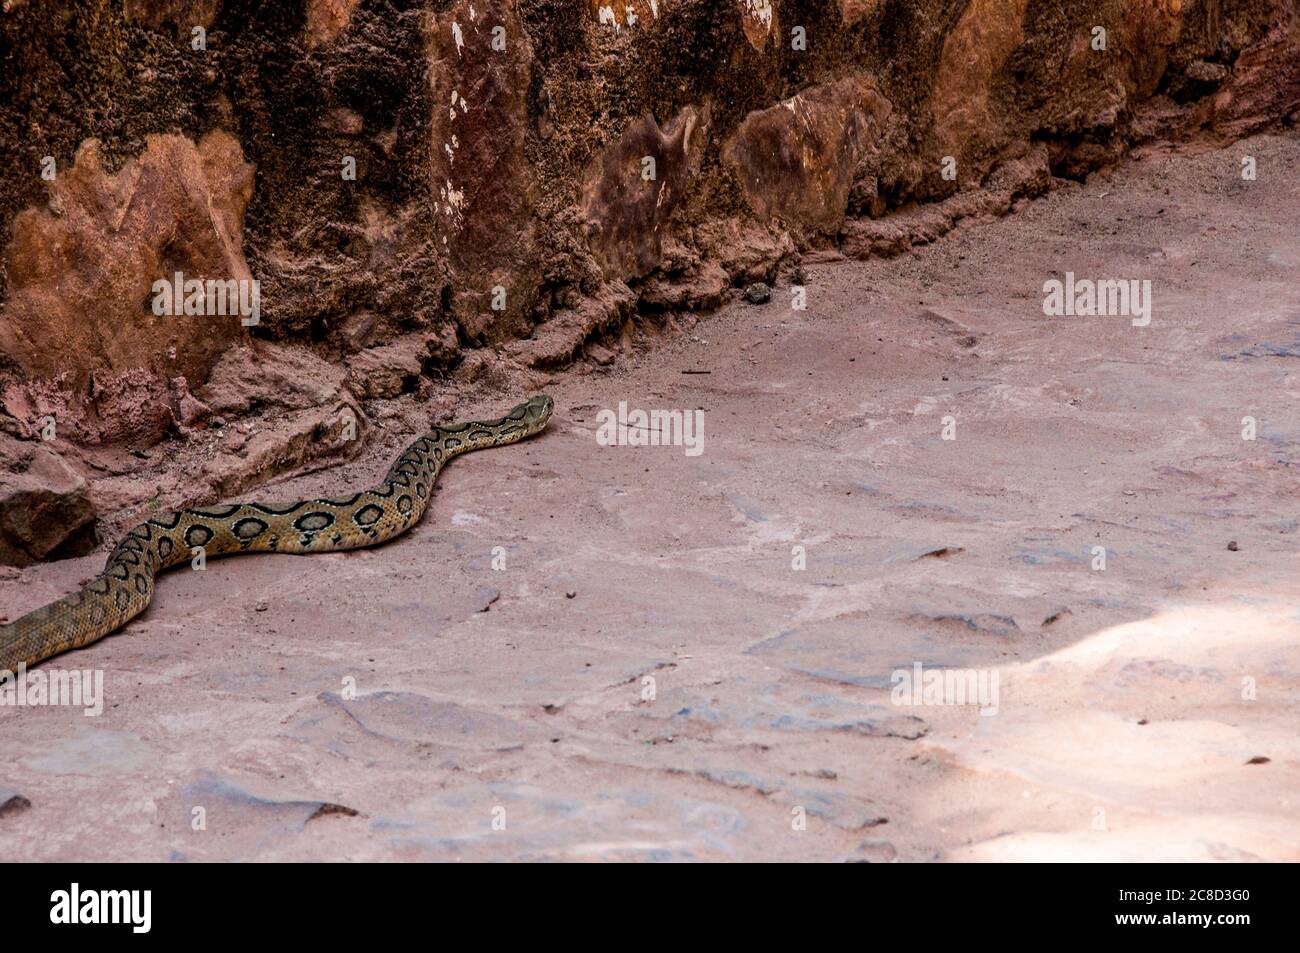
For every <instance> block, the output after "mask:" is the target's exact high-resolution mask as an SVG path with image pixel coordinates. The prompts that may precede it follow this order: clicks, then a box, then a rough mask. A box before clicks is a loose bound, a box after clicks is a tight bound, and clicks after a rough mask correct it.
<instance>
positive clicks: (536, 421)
mask: <svg viewBox="0 0 1300 953" xmlns="http://www.w3.org/2000/svg"><path fill="white" fill-rule="evenodd" d="M519 407H520V409H521V410H522V411H523V412H524V426H525V427H527V428H528V431H529V432H530V433H537V431H539V430H541V429H542V428H543V427H545V426H546V421H548V420H550V419H551V412H552V411H553V410H555V401H553V400H551V398H550V397H548V396H547V395H546V394H537V395H536V396H534V397H530V398H528V400H527V401H526V402H524V403H522V404H520V405H519Z"/></svg>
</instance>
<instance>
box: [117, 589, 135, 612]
mask: <svg viewBox="0 0 1300 953" xmlns="http://www.w3.org/2000/svg"><path fill="white" fill-rule="evenodd" d="M113 604H114V605H116V606H117V610H118V611H119V612H125V611H126V607H127V606H128V605H130V604H131V597H130V595H128V594H127V591H126V590H125V589H119V590H117V595H115V596H114V597H113Z"/></svg>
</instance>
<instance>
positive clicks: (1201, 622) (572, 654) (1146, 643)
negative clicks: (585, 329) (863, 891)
mask: <svg viewBox="0 0 1300 953" xmlns="http://www.w3.org/2000/svg"><path fill="white" fill-rule="evenodd" d="M1242 155H1253V156H1256V157H1257V162H1258V168H1259V178H1258V180H1257V181H1254V182H1247V181H1243V180H1242V179H1241V178H1240V174H1239V171H1240V157H1241V156H1242ZM1296 168H1300V139H1296V138H1286V137H1260V138H1257V139H1254V140H1250V141H1248V142H1244V143H1238V144H1237V145H1235V146H1233V147H1232V148H1230V149H1227V150H1210V151H1202V152H1199V153H1193V152H1187V151H1183V152H1180V153H1177V154H1174V153H1171V152H1169V151H1166V150H1161V149H1150V150H1147V151H1146V152H1145V153H1144V154H1142V155H1139V156H1137V157H1135V159H1134V160H1133V161H1132V162H1130V163H1128V164H1126V165H1125V166H1124V167H1123V168H1121V169H1119V170H1117V171H1116V172H1114V173H1113V174H1111V175H1109V176H1105V177H1099V178H1097V179H1094V180H1093V181H1091V182H1089V183H1088V185H1086V186H1084V187H1077V186H1076V187H1067V188H1063V189H1061V190H1058V191H1056V192H1054V193H1052V194H1051V195H1050V196H1049V197H1047V198H1046V199H1043V200H1041V201H1039V202H1036V203H1034V204H1032V205H1030V206H1028V207H1026V208H1023V209H1020V210H1018V212H1017V213H1016V214H1014V215H1012V216H1010V217H1008V218H1006V219H1003V220H1000V221H997V222H993V223H986V224H981V225H979V226H978V227H970V228H964V229H962V230H961V231H960V232H959V233H958V234H956V235H955V236H953V237H951V238H950V239H948V240H945V241H943V242H942V243H940V244H938V245H936V246H933V247H931V248H928V249H923V250H921V251H919V252H917V253H915V254H912V255H909V256H906V257H903V258H900V259H896V260H892V261H873V262H869V263H852V262H837V263H824V264H818V265H815V266H809V267H808V268H807V275H806V285H807V289H808V301H807V303H808V307H807V310H804V311H798V310H793V309H792V308H791V307H790V300H791V299H790V292H789V289H787V288H784V287H780V288H777V289H775V291H774V295H773V299H772V302H771V303H769V304H767V305H763V306H754V305H749V304H743V303H742V304H739V305H737V306H735V307H732V308H730V309H728V310H726V311H724V312H722V313H720V314H718V315H715V316H714V317H711V318H709V319H706V320H704V321H702V322H700V323H699V324H698V325H697V326H695V327H694V328H693V329H691V330H689V331H685V332H683V333H681V334H679V335H676V336H675V337H673V338H672V339H671V340H670V341H668V342H667V343H665V344H663V345H662V346H660V347H659V348H657V349H656V350H655V351H653V352H652V353H644V354H639V355H637V356H633V357H625V358H624V359H622V360H620V362H619V363H618V364H617V365H616V366H614V367H613V368H601V369H598V368H594V367H592V368H586V369H579V370H576V371H574V372H571V373H568V374H565V375H562V376H560V377H558V378H557V379H556V380H554V381H553V382H552V383H551V385H550V386H549V387H548V390H549V391H550V392H551V393H552V394H553V395H554V397H555V398H556V401H557V404H558V410H557V413H556V416H555V418H554V420H553V422H552V424H551V426H550V428H549V430H548V432H547V433H546V434H544V435H543V436H541V437H539V438H537V439H535V440H532V441H530V442H528V443H526V444H521V445H518V446H515V447H511V448H507V449H502V450H498V451H492V452H490V453H479V454H474V455H471V456H469V457H466V458H464V459H462V460H459V461H457V462H456V463H454V464H453V465H452V466H451V467H450V468H449V469H448V470H447V471H446V472H445V473H444V474H443V477H442V480H441V483H440V486H439V489H438V492H437V495H436V497H435V500H434V503H433V506H432V508H431V510H430V512H429V514H428V515H426V517H425V519H424V522H423V523H422V524H421V525H420V526H419V527H417V528H416V529H415V530H414V531H413V532H412V533H410V534H409V535H408V536H407V537H405V538H403V539H401V540H399V541H397V542H395V543H393V544H392V545H389V546H387V547H384V548H381V549H378V550H374V551H361V552H356V553H351V554H339V555H325V556H318V557H311V558H298V557H291V556H259V557H256V558H242V559H233V560H226V561H214V562H212V563H210V564H209V565H208V567H207V569H206V570H205V571H203V572H193V571H184V570H182V571H176V572H173V573H171V574H169V575H168V576H167V577H165V578H163V579H162V580H161V582H160V584H159V587H158V594H157V596H156V597H155V600H154V604H153V606H152V607H151V608H150V610H149V611H148V612H147V613H146V614H145V615H144V616H142V617H141V618H140V619H139V620H137V621H135V622H133V623H132V624H131V625H130V626H129V627H128V628H127V629H126V630H125V631H124V632H123V633H121V634H119V635H116V636H114V637H112V638H109V639H106V640H104V641H102V642H101V643H99V644H98V645H96V646H94V647H92V648H91V649H89V650H84V651H81V652H78V653H73V654H71V655H67V656H64V657H62V658H61V659H60V660H59V661H58V662H56V663H54V664H55V666H56V667H59V668H64V669H67V668H74V667H75V668H96V669H101V670H102V671H103V672H104V690H105V693H106V698H107V701H106V705H105V710H104V712H103V714H102V715H101V716H99V717H86V716H85V715H83V713H82V712H81V711H80V710H78V709H73V708H66V707H62V708H61V707H44V708H22V709H17V708H0V738H2V739H3V740H2V742H0V744H2V748H0V750H2V751H3V757H2V759H0V803H4V802H6V800H7V799H11V798H13V797H14V796H15V795H19V796H21V797H22V798H25V799H26V801H27V802H30V807H23V806H22V805H23V802H22V801H18V800H9V803H10V808H9V809H8V810H6V811H3V812H0V860H5V861H10V860H32V859H61V860H103V859H131V860H159V859H164V860H165V859H173V860H195V861H197V860H227V859H242V860H249V859H253V860H283V859H334V858H345V859H394V860H423V859H436V860H462V859H463V860H486V859H555V860H563V859H577V860H598V859H637V860H757V859H822V860H841V859H863V860H872V861H883V860H891V859H895V858H897V859H901V860H933V859H947V860H988V859H993V860H1019V859H1053V860H1067V859H1075V860H1094V859H1121V860H1148V859H1175V860H1242V859H1263V860H1296V859H1300V737H1298V736H1297V732H1296V725H1297V716H1298V714H1300V555H1298V547H1297V542H1298V541H1300V533H1298V527H1300V413H1298V411H1300V230H1297V227H1296V223H1297V221H1300V183H1297V180H1296V178H1295V175H1294V170H1295V169H1296ZM1066 270H1072V271H1073V272H1075V274H1076V275H1077V276H1079V277H1094V278H1096V277H1111V278H1124V279H1129V278H1137V279H1144V278H1149V279H1151V281H1152V282H1153V294H1154V314H1153V318H1152V321H1151V323H1150V325H1149V326H1147V327H1134V326H1133V325H1132V324H1131V322H1130V320H1129V319H1128V318H1127V317H1122V316H1119V317H1053V318H1049V317H1045V316H1044V315H1043V313H1042V308H1041V302H1042V290H1041V289H1042V283H1043V282H1044V281H1045V280H1046V279H1048V278H1051V277H1059V276H1060V275H1061V273H1062V272H1064V271H1066ZM515 396H518V395H510V396H506V397H499V398H497V399H493V400H486V399H485V400H483V401H482V402H481V403H480V404H478V405H477V406H473V407H469V408H467V410H468V411H469V412H471V413H479V414H481V415H484V416H486V415H494V414H496V413H497V412H499V411H500V410H503V409H504V408H505V407H507V406H509V404H510V403H512V402H513V398H514V397H515ZM620 401H626V402H627V403H628V405H629V406H630V407H632V408H644V409H684V410H693V409H696V408H699V409H702V410H703V412H704V421H705V423H704V428H705V429H704V451H703V453H701V454H700V455H698V456H691V455H688V454H687V453H686V452H685V450H684V448H683V447H671V446H670V447H654V446H651V447H633V446H602V445H600V444H599V443H598V442H597V440H596V426H597V414H598V412H599V411H600V410H601V409H603V408H615V407H617V406H618V404H619V402H620ZM948 417H950V418H952V421H954V422H955V436H956V439H954V440H946V439H943V431H944V422H945V418H948ZM1244 417H1253V418H1254V419H1255V421H1256V439H1254V440H1244V439H1243V438H1242V430H1243V418H1244ZM400 436H401V437H402V438H403V439H404V438H405V437H406V436H407V435H405V434H402V435H400ZM396 440H397V436H396V435H395V436H394V438H393V442H392V443H391V445H390V446H388V447H380V448H376V451H375V453H374V454H369V455H367V457H366V458H365V459H363V460H360V461H358V462H356V463H353V464H349V465H347V466H344V467H340V468H336V469H334V470H331V471H327V472H323V473H316V474H312V475H309V476H305V477H301V478H298V479H296V480H293V481H290V482H285V483H281V484H279V485H277V486H275V487H274V488H273V490H274V493H273V494H270V493H268V494H263V498H267V497H269V496H272V495H273V496H274V497H275V498H278V499H290V498H296V497H299V496H308V495H316V494H321V493H338V492H339V491H341V490H342V489H343V488H345V487H348V486H353V485H359V484H366V483H369V482H372V481H373V479H374V478H376V477H377V476H378V475H379V474H381V473H382V472H383V470H384V469H385V467H386V465H387V462H388V460H387V457H388V455H389V453H390V452H392V451H395V450H396V448H397V442H396ZM1230 544H1231V545H1230ZM498 547H499V549H498ZM796 547H803V549H802V552H803V558H804V559H805V560H806V568H803V569H798V568H795V566H796V564H797V563H798V562H799V557H798V551H797V550H796ZM1096 547H1104V550H1105V566H1104V569H1099V568H1096V566H1097V555H1096V554H1097V552H1098V551H1097V549H1096ZM494 551H495V553H496V555H497V556H498V557H500V558H498V559H497V560H496V562H497V565H498V567H500V568H496V569H494V566H493V563H494ZM101 560H102V555H101V554H97V555H95V556H93V557H88V558H86V559H81V560H72V561H68V562H65V563H59V564H54V565H48V566H42V567H39V568H36V569H33V570H28V571H26V572H25V573H23V574H22V575H21V576H19V577H17V578H10V579H9V580H7V581H4V582H0V605H3V606H4V608H5V610H6V611H7V612H8V613H9V614H10V617H11V618H12V617H15V616H16V615H17V614H19V613H20V612H22V611H26V610H27V609H29V608H32V607H34V606H36V605H38V604H41V603H43V602H45V601H47V600H49V599H52V598H54V597H56V596H57V595H59V594H61V593H63V592H65V591H67V590H69V589H70V588H72V587H73V586H74V585H76V584H77V582H78V581H79V580H81V579H83V578H85V577H87V576H89V575H91V574H93V573H94V572H96V571H97V570H98V567H99V564H100V562H101ZM917 664H920V665H922V666H924V669H923V671H924V670H930V669H933V668H948V669H962V670H972V671H973V672H975V674H976V676H977V677H982V678H984V679H985V684H986V686H991V685H992V684H993V679H994V678H996V679H997V683H996V684H997V687H998V694H997V698H996V706H995V707H996V713H994V712H993V711H992V710H989V711H988V712H987V713H986V714H981V713H980V708H979V706H977V705H974V704H969V703H967V704H940V705H919V706H918V705H906V704H898V703H896V701H895V700H894V699H893V698H891V687H892V685H893V683H894V682H893V676H894V673H895V672H897V671H900V670H901V671H903V672H914V671H915V670H914V666H915V665H917ZM939 700H946V701H948V702H953V701H955V700H956V699H954V698H952V697H951V696H949V697H947V698H946V699H939ZM986 700H987V699H986ZM988 707H989V708H990V709H991V708H992V707H994V706H992V705H990V706H988Z"/></svg>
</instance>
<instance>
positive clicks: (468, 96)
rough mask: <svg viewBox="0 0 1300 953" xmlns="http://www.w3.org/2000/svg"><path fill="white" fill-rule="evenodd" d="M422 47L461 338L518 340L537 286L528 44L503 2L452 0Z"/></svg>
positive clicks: (433, 188)
mask: <svg viewBox="0 0 1300 953" xmlns="http://www.w3.org/2000/svg"><path fill="white" fill-rule="evenodd" d="M429 46H430V58H431V63H430V70H429V75H430V90H429V93H430V101H431V102H432V104H433V115H432V117H431V121H430V156H429V189H430V192H431V194H432V205H433V217H434V222H433V232H434V242H435V248H436V249H438V250H439V251H441V252H443V253H445V254H447V255H448V257H449V258H450V263H451V267H452V274H453V278H454V279H455V285H456V293H455V296H454V301H453V310H454V312H455V315H456V319H457V321H458V322H460V324H461V327H462V329H463V330H464V333H465V336H466V337H467V338H469V339H470V340H473V341H477V342H484V343H486V342H490V341H496V340H500V339H502V338H503V337H505V336H508V335H509V334H510V332H511V330H512V329H513V331H514V333H516V334H518V333H522V332H523V330H524V329H525V327H526V319H525V316H526V314H527V312H528V308H529V306H530V304H531V302H532V300H533V297H534V293H535V288H536V285H537V278H538V275H537V274H536V272H535V270H534V269H533V267H529V265H530V264H531V262H532V258H531V255H532V243H533V226H532V222H531V215H532V210H533V204H534V199H535V192H536V188H535V185H534V182H533V178H532V172H531V167H530V165H529V162H528V157H527V155H526V154H525V151H524V143H525V138H526V128H527V126H528V124H529V119H528V105H527V98H526V97H527V93H528V88H529V83H530V81H531V79H532V71H533V50H532V45H531V43H530V42H529V39H528V34H527V33H526V32H525V31H524V28H523V24H522V22H521V21H520V19H519V15H518V13H517V12H516V10H515V5H514V3H512V2H510V0H459V2H458V3H456V4H454V5H453V6H452V7H451V9H450V10H448V11H447V12H446V13H443V14H441V15H439V16H438V18H437V20H436V22H435V23H434V24H433V26H432V27H431V34H430V38H429ZM498 47H499V48H498ZM495 288H500V289H502V290H503V291H504V302H501V301H500V297H501V296H500V295H495V294H494V289H495ZM497 303H503V304H504V307H501V308H496V309H494V307H493V305H494V304H497Z"/></svg>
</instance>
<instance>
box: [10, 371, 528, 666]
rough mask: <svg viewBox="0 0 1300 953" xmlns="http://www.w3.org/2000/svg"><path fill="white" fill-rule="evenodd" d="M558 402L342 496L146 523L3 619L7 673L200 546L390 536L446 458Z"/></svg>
mask: <svg viewBox="0 0 1300 953" xmlns="http://www.w3.org/2000/svg"><path fill="white" fill-rule="evenodd" d="M553 407H554V404H553V403H552V401H551V398H549V397H547V396H545V395H539V396H537V397H533V398H531V399H530V400H529V401H528V402H527V403H524V404H520V405H519V406H518V407H515V408H514V409H513V410H511V411H510V413H508V414H506V415H505V416H504V417H502V418H501V419H500V420H490V421H486V422H473V423H464V424H455V425H453V426H450V427H435V428H433V430H431V431H429V432H428V433H427V434H425V435H424V436H423V437H421V438H420V439H419V440H417V441H415V443H413V444H411V445H410V446H409V447H407V448H406V451H405V452H404V453H403V454H402V455H401V456H400V457H398V458H397V462H396V463H394V464H393V466H392V468H391V469H390V470H389V471H388V475H387V476H385V477H384V482H383V483H381V484H379V486H377V487H375V488H374V489H373V490H363V491H361V492H360V493H354V494H353V495H352V496H349V497H347V498H345V499H337V500H303V501H302V502H299V503H286V504H284V505H282V506H276V505H271V504H264V503H228V504H223V505H220V506H210V507H200V508H198V509H192V510H177V511H176V512H173V513H163V514H161V515H159V516H156V517H154V518H153V519H150V520H147V521H146V522H144V523H141V524H140V525H139V526H137V527H135V529H133V530H131V532H129V533H127V534H126V537H125V538H124V539H123V540H122V541H121V542H120V543H118V544H117V546H116V548H114V550H113V552H112V554H111V555H110V556H109V557H108V562H107V563H106V564H105V565H104V571H103V573H101V574H100V575H99V576H97V577H96V578H95V579H94V581H93V582H91V583H90V585H88V586H86V587H85V588H84V589H82V590H80V591H78V592H74V593H73V594H72V595H70V596H65V597H64V598H62V599H60V600H58V601H57V602H51V603H50V604H49V605H47V606H43V607H42V608H40V609H37V610H36V611H35V612H31V613H28V614H27V615H25V616H23V617H22V618H20V619H18V620H17V621H15V622H12V623H10V624H8V625H0V670H6V669H7V670H9V671H11V672H12V671H16V670H17V668H18V665H19V663H26V665H27V666H29V667H30V666H33V665H36V664H37V663H39V662H42V661H44V660H45V659H48V658H50V657H51V656H54V655H58V654H59V653H60V652H66V651H68V650H69V649H75V648H80V647H82V646H83V645H89V644H90V643H91V642H94V641H96V640H98V639H100V638H103V637H104V636H105V635H108V634H109V633H110V632H114V631H116V630H117V629H119V628H121V627H122V626H123V625H125V624H126V623H127V622H128V621H130V620H131V619H132V618H134V617H135V616H137V615H139V614H140V613H141V612H143V611H144V609H145V607H146V606H147V605H149V600H150V599H151V598H152V597H153V586H154V577H155V575H157V573H158V571H159V570H161V569H167V568H169V567H171V566H175V565H178V564H179V563H183V562H187V561H188V560H190V559H191V558H192V556H191V549H192V548H194V547H200V546H201V547H203V549H204V553H205V555H206V556H220V555H225V554H227V553H329V552H337V551H339V550H343V549H358V548H361V547H363V546H374V545H376V544H378V543H382V542H385V541H386V540H389V539H392V538H393V537H394V536H398V535H400V534H402V533H404V532H406V530H407V529H409V528H410V527H411V526H414V525H415V524H416V523H418V522H419V521H420V517H421V516H423V515H424V510H425V508H426V507H427V506H428V505H429V497H430V495H431V494H432V492H433V481H434V480H436V479H437V478H438V473H439V472H440V471H441V470H442V468H443V466H445V465H446V463H447V461H448V460H450V459H451V458H452V457H455V456H459V455H460V454H462V453H467V452H469V451H471V450H481V449H483V448H485V447H500V446H502V445H504V444H507V443H515V442H516V441H518V440H522V439H524V438H525V437H530V436H532V435H533V434H535V433H538V432H540V431H541V430H542V429H543V428H544V427H545V426H546V421H547V420H548V419H550V416H551V411H552V409H553Z"/></svg>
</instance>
